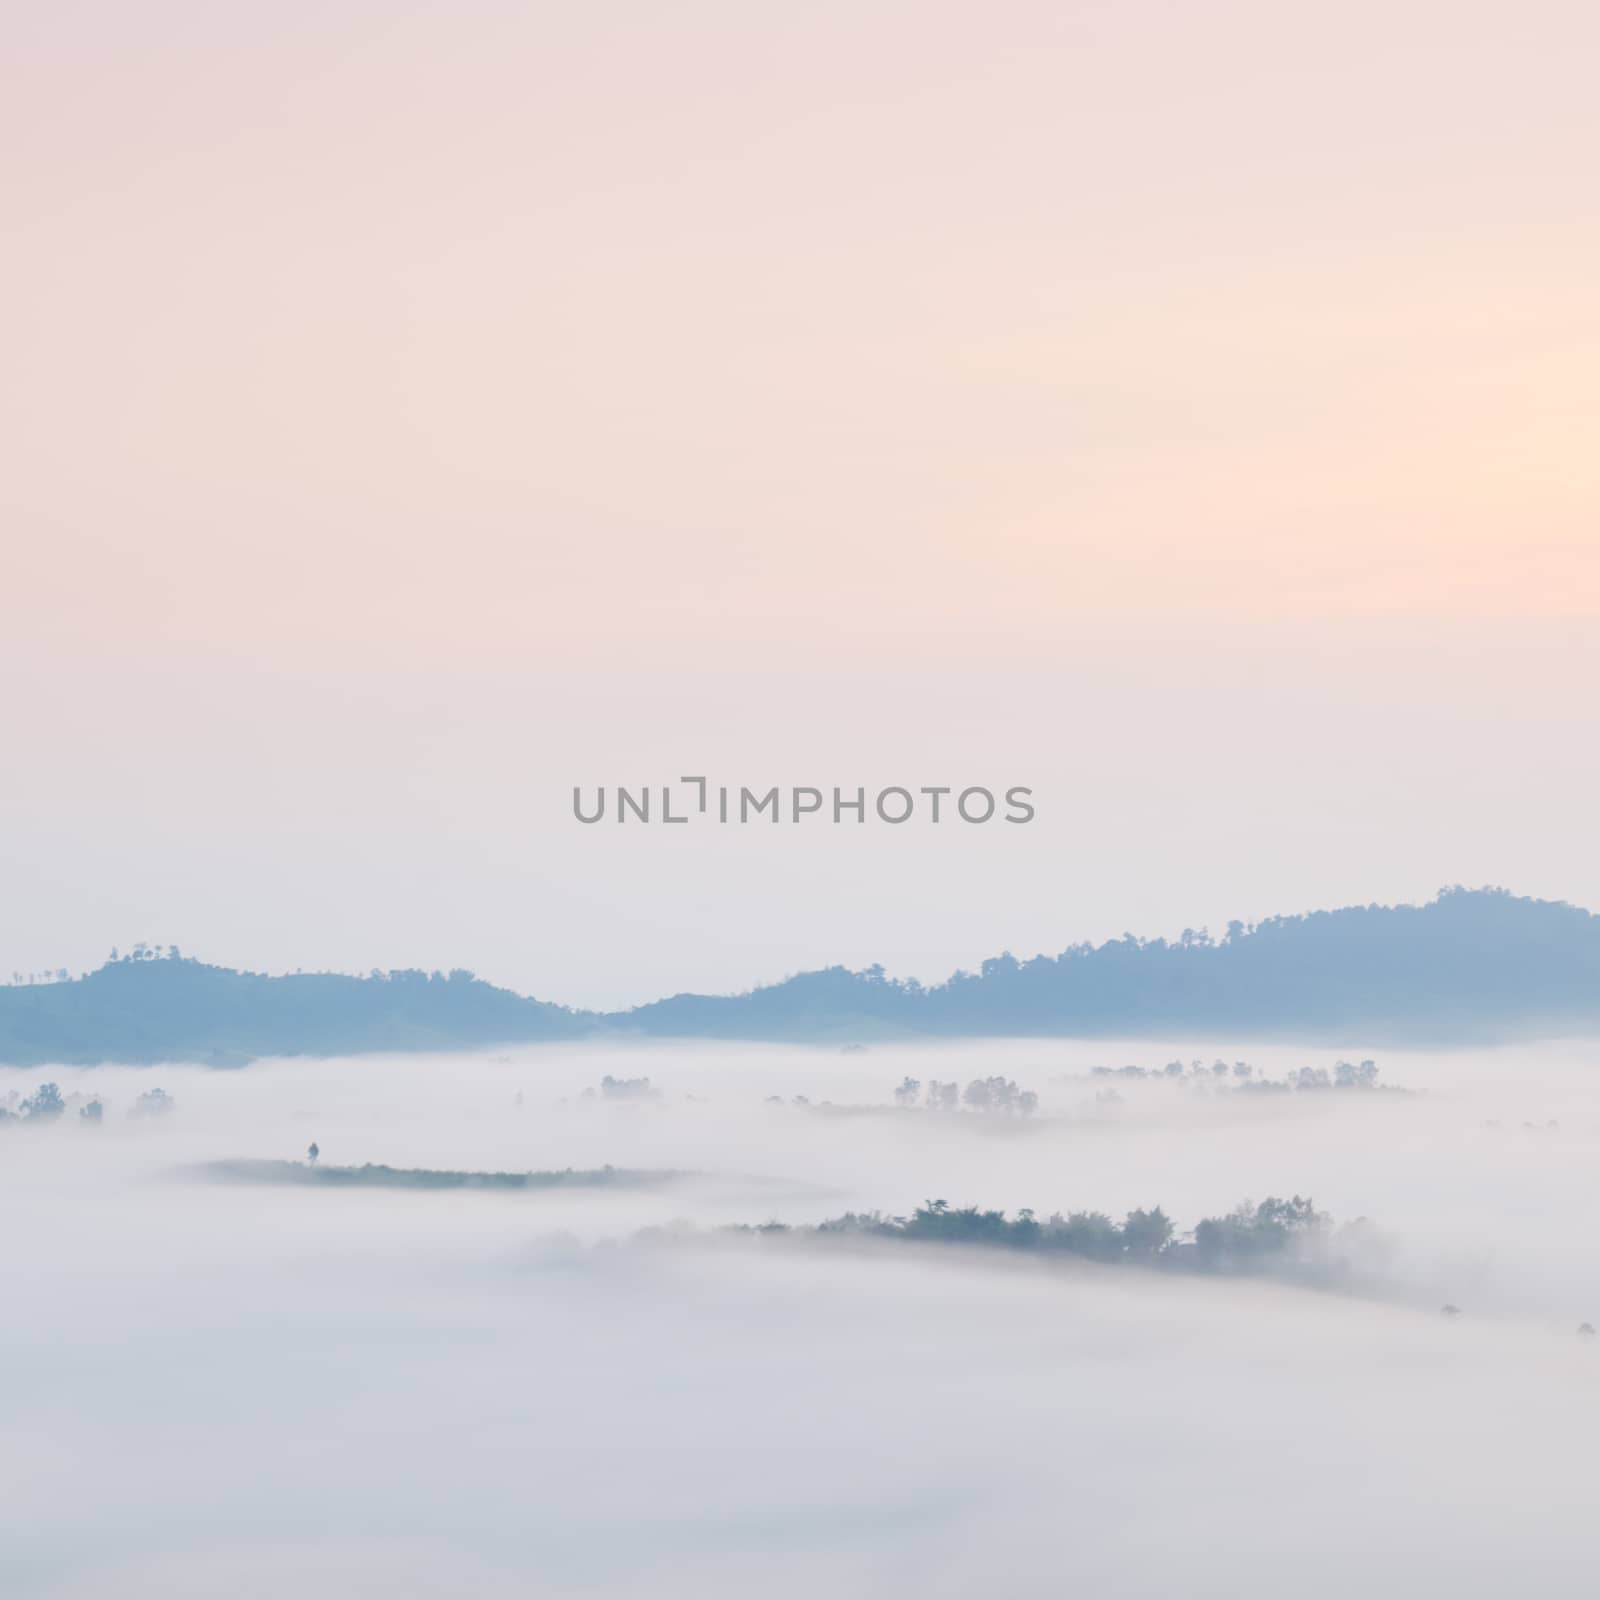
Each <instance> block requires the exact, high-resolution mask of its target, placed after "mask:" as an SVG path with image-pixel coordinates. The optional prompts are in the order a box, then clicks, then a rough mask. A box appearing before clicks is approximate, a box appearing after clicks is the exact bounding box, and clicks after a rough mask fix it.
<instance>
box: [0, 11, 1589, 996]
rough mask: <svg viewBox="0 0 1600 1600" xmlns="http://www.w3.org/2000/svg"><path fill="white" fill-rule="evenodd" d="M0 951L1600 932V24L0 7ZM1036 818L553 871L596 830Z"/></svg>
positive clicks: (598, 834)
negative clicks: (1248, 921) (984, 796)
mask: <svg viewBox="0 0 1600 1600" xmlns="http://www.w3.org/2000/svg"><path fill="white" fill-rule="evenodd" d="M0 49H3V51H4V55H5V58H6V60H7V61H8V63H9V65H10V69H11V70H10V71H9V73H8V75H7V78H8V83H7V92H6V94H5V95H4V96H3V97H0V193H3V196H4V199H3V211H0V224H3V230H4V231H3V236H0V273H3V275H4V281H5V284H6V290H7V292H6V294H5V295H4V297H3V299H0V349H3V350H4V352H5V354H4V359H3V361H0V424H3V427H4V436H5V439H6V441H7V445H8V447H9V448H8V450H7V452H6V455H7V467H6V470H5V471H4V473H3V474H0V519H3V520H0V527H3V535H0V537H3V569H0V666H3V668H4V670H5V673H6V677H7V681H8V682H9V684H10V685H11V689H12V693H11V694H10V695H9V696H8V697H7V702H6V710H5V712H4V713H3V715H0V734H3V737H4V748H5V751H6V754H7V758H8V760H7V766H6V782H5V783H4V785H3V786H0V838H3V840H4V844H3V846H0V901H3V903H4V905H5V907H6V910H7V913H8V914H7V916H6V917H5V918H4V927H3V931H0V971H4V972H9V971H11V970H12V969H21V970H23V971H29V970H35V969H39V968H44V967H49V968H55V967H57V966H67V967H70V968H74V969H76V968H80V967H82V966H85V965H89V964H92V963H94V962H97V961H98V960H99V959H100V958H101V957H102V956H103V955H104V953H105V952H106V950H107V949H109V947H110V946H111V945H112V944H114V943H115V944H121V945H127V944H129V943H131V942H132V941H134V940H135V939H139V938H146V939H152V940H160V941H162V942H167V941H177V942H178V943H180V944H182V945H184V946H185V947H186V948H187V949H189V950H191V951H193V952H195V953H198V954H201V955H204V956H207V957H209V958H211V959H216V960H220V961H227V962H230V963H236V964H242V965H247V966H252V967H263V968H268V969H278V968H283V967H291V968H292V967H295V966H306V967H314V966H333V967H338V968H342V969H365V968H367V967H370V966H391V965H396V966H398V965H421V966H428V967H433V966H452V965H467V966H471V967H474V968H476V969H477V970H479V971H480V972H482V973H484V974H485V975H486V976H490V977H493V978H495V979H497V980H499V981H503V982H507V983H510V984H513V985H515V986H516V987H519V988H522V989H525V990H530V991H533V992H536V993H538V994H540V995H541V996H547V997H551V998H557V999H564V1000H570V1001H573V1002H578V1003H596V1004H610V1003H621V1002H629V1001H633V1000H639V999H645V998H650V997H652V996H654V995H656V994H659V993H664V992H670V991H672V990H675V989H681V988H686V987H696V988H717V989H720V988H729V987H738V986H742V985H744V984H747V983H749V982H752V981H755V980H757V979H760V978H763V977H772V976H779V975H781V974H782V973H784V972H786V971H791V970H795V969H797V968H800V967H804V966H812V965H818V964H822V963H826V962H830V961H835V960H838V961H845V962H847V963H850V964H852V965H858V964H864V963H867V962H870V961H875V960H877V961H882V962H883V963H884V964H885V965H886V966H887V967H889V968H890V970H891V971H896V972H902V973H916V974H917V975H919V976H922V977H925V978H931V977H939V976H942V975H944V974H945V973H946V972H948V971H949V970H950V969H951V968H952V967H953V966H956V965H958V964H971V963H974V962H976V961H978V960H980V959H982V957H983V956H985V955H988V954H992V953H994V952H995V951H997V950H999V949H1001V948H1004V947H1010V948H1012V949H1013V950H1015V951H1016V952H1017V953H1018V954H1031V953H1033V952H1035V951H1037V950H1041V949H1043V950H1051V951H1054V950H1058V949H1060V948H1061V947H1062V946H1064V945H1066V944H1068V943H1070V942H1072V941H1074V940H1076V939H1079V938H1084V937H1090V938H1100V937H1105V936H1107V935H1111V934H1116V933H1120V932H1121V931H1123V929H1125V928H1132V929H1134V930H1136V931H1140V932H1149V933H1157V932H1161V933H1176V932H1177V931H1179V930H1180V929H1181V928H1182V927H1184V926H1185V925H1195V926H1198V925H1200V924H1202V923H1208V922H1209V923H1210V924H1211V925H1212V927H1213V928H1220V926H1221V925H1222V923H1223V922H1225V921H1226V920H1227V918H1228V917H1230V916H1241V917H1245V918H1252V917H1257V916H1261V915H1264V914H1267V913H1270V912H1273V911H1279V910H1298V909H1306V908H1309V907H1313V906H1318V905H1327V904H1335V903H1341V902H1345V901H1351V900H1359V901H1366V900H1371V899H1393V898H1416V897H1422V896H1426V895H1428V894H1431V893H1432V891H1433V890H1434V889H1436V888H1437V887H1438V886H1439V885H1440V884H1442V883H1445V882H1453V881H1464V882H1469V883H1474V882H1485V881H1498V882H1503V883H1505V884H1506V885H1508V886H1509V887H1512V888H1515V889H1518V890H1521V891H1524V892H1531V893H1540V894H1548V895H1555V896H1560V897H1566V898H1572V899H1575V900H1579V901H1582V902H1584V903H1587V904H1589V905H1591V906H1596V907H1600V852H1597V851H1596V850H1595V849H1594V845H1593V832H1594V822H1593V819H1594V818H1595V816H1596V815H1597V814H1600V805H1597V802H1600V757H1597V756H1596V754H1595V751H1596V735H1597V733H1600V726H1597V724H1600V713H1597V712H1596V709H1595V699H1596V696H1595V693H1594V688H1593V686H1594V684H1595V683H1596V682H1600V626H1597V624H1600V516H1597V513H1600V399H1597V393H1600V295H1597V294H1596V292H1595V289H1594V285H1595V284H1596V283H1597V282H1600V210H1597V207H1596V203H1595V199H1596V196H1595V189H1596V184H1595V176H1594V174H1595V170H1596V158H1597V155H1600V108H1597V102H1596V96H1595V95H1594V93H1593V82H1592V79H1593V64H1594V62H1595V60H1596V59H1600V12H1597V11H1596V9H1595V7H1594V6H1593V5H1591V4H1580V3H1576V0H1574V3H1569V4H1553V3H1543V4H1540V3H1533V4H1527V5H1520V6H1517V7H1510V6H1507V5H1504V4H1494V5H1486V4H1461V3H1453V4H1443V3H1438V4H1435V3H1409V4H1407V3H1399V4H1395V3H1388V4H1382V5H1379V4H1367V3H1356V4H1348V5H1342V6H1338V7H1333V6H1321V7H1313V6H1284V5H1282V4H1270V3H1259V4H1257V3H1251V4H1244V3H1217V4H1205V5H1201V4H1183V5H1180V4H1167V5H1154V4H1145V3H1141V0H1120V3H1117V4H1107V5H1092V4H1084V5H1064V4H1057V5H1049V6H1047V5H1042V4H1012V5H1005V4H1000V5H986V6H977V5H970V4H969V5H960V6H954V5H937V4H928V3H925V0H924V3H920V4H915V5H912V4H904V5H900V4H878V3H873V0H853V3H851V4H848V5H845V4H826V3H824V4H815V5H809V6H806V7H792V8H782V7H760V6H751V5H748V4H744V5H737V4H733V3H702V4H685V5H679V6H673V7H666V6H658V5H654V6H652V5H628V4H618V5H610V6H563V7H555V6H538V5H523V6H517V5H510V4H489V3H483V0H463V3H453V4H450V5H444V4H420V5H410V6H405V7H401V6H396V5H394V4H392V3H388V0H386V3H384V4H342V3H338V0H334V3H326V0H324V3H319V4H317V5H314V6H313V5H308V4H299V3H293V0H285V3H282V4H279V5H275V6H271V7H268V6H257V7H226V6H217V5H214V4H210V5H202V4H160V3H152V4H146V5H141V6H138V7H129V6H114V5H109V4H76V5H75V4H71V3H58V4H55V5H52V6H49V7H44V6H35V7H26V8H24V7H13V8H11V9H10V10H9V11H7V12H5V13H3V15H0ZM701 771H704V772H707V773H709V774H711V775H712V777H713V780H714V781H723V780H725V781H731V782H735V783H737V782H748V783H751V784H755V783H758V782H759V783H762V784H766V783H785V784H793V783H807V784H818V785H822V786H831V785H832V784H835V783H838V784H840V785H844V786H848V787H853V786H854V785H856V784H858V783H862V784H867V785H872V784H881V783H907V784H911V785H916V784H922V783H943V782H954V783H957V784H964V783H968V782H972V783H989V784H991V785H992V786H1001V787H1003V786H1006V785H1009V784H1011V783H1028V784H1031V785H1032V786H1033V787H1034V789H1035V790H1036V798H1037V804H1038V807H1039V818H1038V820H1037V822H1036V823H1035V824H1034V825H1032V826H1031V827H1029V828H1024V829H1011V830H1007V831H1006V832H1004V833H1000V832H997V831H994V830H967V831H965V832H951V831H948V830H921V831H916V830H906V831H904V832H902V833H899V834H893V835H891V834H889V833H886V831H885V830H883V829H881V828H879V829H868V830H864V831H862V832H860V833H859V834H857V833H852V832H851V831H850V830H848V829H826V830H824V829H818V830H815V831H814V832H812V833H808V834H804V835H802V834H799V833H796V832H795V831H794V830H792V829H783V830H778V831H777V832H776V833H772V834H766V833H762V834H759V835H757V834H749V833H747V834H744V835H740V834H738V833H737V832H730V831H727V830H723V831H720V832H718V831H712V832H705V831H701V832H692V831H691V834H690V836H687V837H679V836H678V835H676V834H674V833H671V832H669V831H667V830H661V829H651V830H641V831H638V832H636V833H632V834H628V833H625V832H623V831H621V830H613V831H610V832H607V831H605V830H601V829H582V828H580V827H578V825H577V824H575V823H574V822H572V821H571V819H570V811H569V805H570V793H571V787H572V785H573V784H574V783H583V784H585V785H590V786H592V785H594V784H596V783H601V782H605V783H616V782H619V781H620V782H632V783H644V782H650V783H652V784H659V783H661V782H665V781H670V780H671V779H673V778H675V777H677V776H678V775H679V774H680V773H686V772H701Z"/></svg>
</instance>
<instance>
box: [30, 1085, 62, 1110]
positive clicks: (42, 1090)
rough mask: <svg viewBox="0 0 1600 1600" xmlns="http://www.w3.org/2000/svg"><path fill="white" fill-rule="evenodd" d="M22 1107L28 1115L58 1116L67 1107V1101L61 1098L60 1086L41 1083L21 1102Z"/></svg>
mask: <svg viewBox="0 0 1600 1600" xmlns="http://www.w3.org/2000/svg"><path fill="white" fill-rule="evenodd" d="M22 1109H23V1110H24V1111H25V1112H27V1114H28V1115H29V1116H30V1117H46V1118H48V1117H59V1116H60V1115H61V1113H62V1112H63V1111H65V1110H66V1109H67V1103H66V1101H65V1100H63V1099H62V1098H61V1089H60V1086H59V1085H57V1084H54V1083H41V1084H40V1085H39V1087H38V1088H37V1089H35V1090H34V1091H33V1093H32V1094H31V1095H30V1096H29V1097H28V1098H27V1099H26V1100H24V1101H23V1102H22Z"/></svg>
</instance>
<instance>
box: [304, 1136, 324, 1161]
mask: <svg viewBox="0 0 1600 1600" xmlns="http://www.w3.org/2000/svg"><path fill="white" fill-rule="evenodd" d="M321 1154H322V1152H321V1151H320V1150H319V1149H318V1148H317V1146H316V1141H315V1140H313V1141H312V1143H311V1144H310V1145H309V1146H308V1147H307V1149H306V1160H307V1161H308V1162H310V1163H311V1165H312V1166H316V1164H317V1157H318V1156H320V1155H321Z"/></svg>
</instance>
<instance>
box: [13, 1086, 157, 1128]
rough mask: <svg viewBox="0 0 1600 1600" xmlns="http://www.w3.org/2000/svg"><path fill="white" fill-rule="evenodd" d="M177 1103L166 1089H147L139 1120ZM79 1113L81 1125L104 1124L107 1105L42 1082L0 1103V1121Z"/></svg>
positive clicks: (138, 1105) (137, 1105)
mask: <svg viewBox="0 0 1600 1600" xmlns="http://www.w3.org/2000/svg"><path fill="white" fill-rule="evenodd" d="M174 1104H176V1102H175V1101H174V1100H173V1098H172V1096H171V1095H170V1094H168V1093H167V1091H166V1090H165V1089H147V1090H145V1091H144V1093H143V1094H140V1095H139V1096H137V1097H136V1098H135V1100H134V1102H133V1107H132V1114H133V1115H134V1116H136V1117H144V1116H159V1115H161V1114H162V1113H164V1112H167V1111H170V1110H171V1109H172V1108H173V1106H174ZM73 1111H76V1112H77V1114H78V1119H79V1121H81V1122H94V1123H98V1122H103V1121H104V1120H105V1114H106V1108H105V1102H104V1101H103V1100H101V1098H100V1097H99V1096H98V1095H81V1094H72V1095H64V1094H62V1092H61V1085H60V1084H58V1083H41V1084H40V1085H39V1087H38V1088H37V1089H35V1090H34V1091H33V1093H32V1094H30V1095H28V1096H27V1097H26V1098H23V1097H22V1096H19V1095H18V1094H17V1092H16V1091H15V1090H12V1091H11V1093H10V1094H8V1095H6V1097H5V1098H4V1100H3V1101H0V1122H55V1121H57V1120H58V1119H60V1118H61V1117H64V1116H67V1115H68V1114H69V1113H70V1112H73Z"/></svg>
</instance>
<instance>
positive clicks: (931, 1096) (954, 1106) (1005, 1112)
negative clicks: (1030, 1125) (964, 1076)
mask: <svg viewBox="0 0 1600 1600" xmlns="http://www.w3.org/2000/svg"><path fill="white" fill-rule="evenodd" d="M919 1102H920V1103H921V1104H922V1105H923V1106H925V1107H926V1108H927V1109H928V1110H929V1111H956V1110H959V1109H960V1107H961V1106H963V1105H964V1106H966V1107H967V1109H968V1110H969V1111H976V1112H978V1113H980V1114H981V1115H986V1116H999V1117H1031V1116H1032V1115H1033V1114H1034V1112H1036V1111H1037V1110H1038V1109H1039V1097H1038V1095H1036V1094H1035V1093H1034V1092H1033V1090H1031V1089H1019V1088H1018V1087H1017V1085H1016V1084H1015V1083H1014V1082H1013V1081H1012V1080H1011V1079H1010V1078H1003V1077H990V1078H974V1079H973V1080H972V1081H971V1083H969V1084H968V1085H967V1086H966V1088H965V1089H963V1088H962V1087H961V1086H960V1084H958V1083H940V1082H938V1081H937V1080H936V1079H933V1080H930V1081H929V1082H928V1083H927V1084H926V1085H924V1084H923V1082H922V1080H921V1079H920V1078H911V1077H906V1078H902V1079H901V1080H900V1086H899V1087H898V1088H897V1089H896V1090H895V1092H894V1103H895V1104H896V1105H897V1106H904V1107H907V1108H912V1107H915V1106H916V1105H917V1104H918V1103H919Z"/></svg>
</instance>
